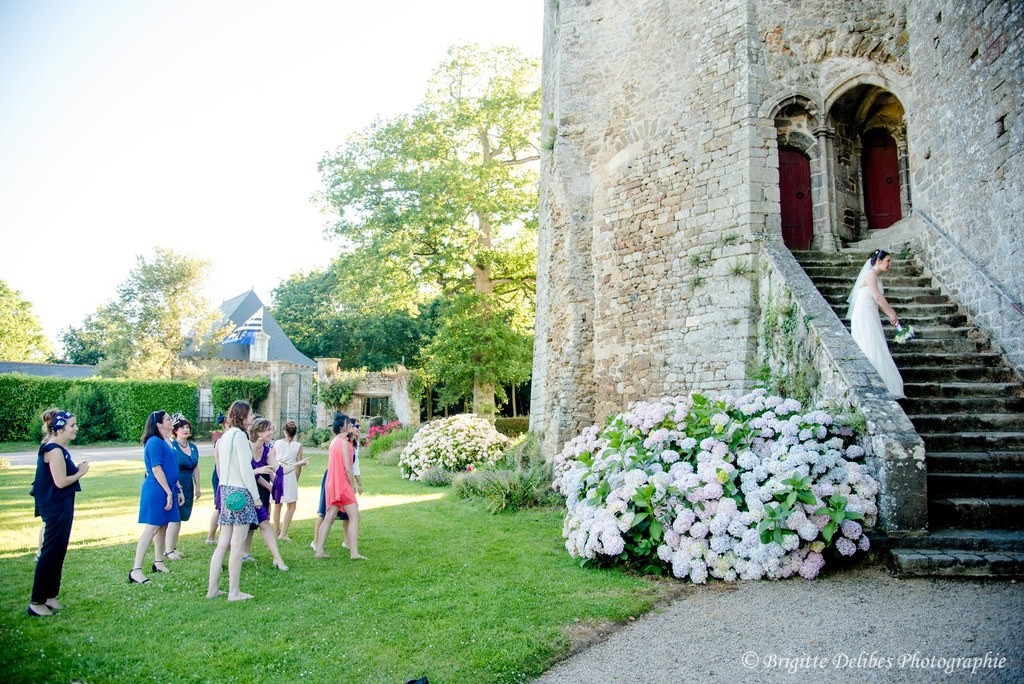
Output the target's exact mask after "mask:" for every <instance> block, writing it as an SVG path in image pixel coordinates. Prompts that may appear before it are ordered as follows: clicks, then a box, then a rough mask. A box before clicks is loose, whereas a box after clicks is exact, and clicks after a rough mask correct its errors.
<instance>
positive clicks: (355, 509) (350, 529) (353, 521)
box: [325, 504, 366, 560]
mask: <svg viewBox="0 0 1024 684" xmlns="http://www.w3.org/2000/svg"><path fill="white" fill-rule="evenodd" d="M345 515H347V516H348V526H347V527H346V528H345V543H346V544H348V553H349V558H351V559H353V560H356V559H358V560H366V556H364V555H362V554H360V553H359V504H349V505H347V506H345ZM325 541H326V540H325Z"/></svg>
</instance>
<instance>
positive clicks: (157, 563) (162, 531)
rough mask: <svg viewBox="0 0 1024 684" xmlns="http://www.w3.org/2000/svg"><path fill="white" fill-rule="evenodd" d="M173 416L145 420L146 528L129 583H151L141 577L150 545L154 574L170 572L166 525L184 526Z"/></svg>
mask: <svg viewBox="0 0 1024 684" xmlns="http://www.w3.org/2000/svg"><path fill="white" fill-rule="evenodd" d="M170 434H171V416H170V414H169V413H167V411H153V413H151V414H149V418H147V419H146V429H145V430H144V431H143V433H142V444H143V455H144V460H145V463H146V479H145V480H143V481H142V492H141V494H140V495H139V522H140V523H142V524H143V525H145V527H143V528H142V536H141V537H139V543H138V545H137V546H136V547H135V564H134V565H133V566H132V570H131V572H129V573H128V581H129V582H131V583H133V584H145V583H146V582H148V581H149V579H148V578H147V577H146V576H145V575H144V574H143V573H142V561H143V559H144V558H145V557H146V551H148V550H149V545H150V544H152V545H153V550H154V555H153V566H152V567H153V572H170V571H169V570H168V569H167V567H166V566H165V565H164V548H165V546H164V544H165V541H166V533H167V525H168V524H170V523H172V522H181V517H180V515H179V513H178V506H179V505H181V504H182V503H183V502H184V501H185V496H184V495H183V494H182V493H181V486H180V485H179V484H178V457H177V456H175V455H174V451H173V450H171V445H170V442H169V441H168V438H169V437H170Z"/></svg>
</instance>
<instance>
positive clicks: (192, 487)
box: [166, 413, 202, 560]
mask: <svg viewBox="0 0 1024 684" xmlns="http://www.w3.org/2000/svg"><path fill="white" fill-rule="evenodd" d="M171 436H172V437H173V439H172V440H171V449H172V450H174V455H175V456H176V457H177V458H178V484H179V485H180V486H181V492H182V494H184V495H185V502H184V503H183V504H181V506H179V507H178V513H179V514H180V515H181V522H185V521H186V520H188V519H189V518H191V517H192V505H193V504H194V503H195V502H196V501H197V500H198V499H199V497H200V496H202V489H201V487H200V486H199V447H197V446H196V445H195V443H193V442H192V440H190V439H189V437H191V436H192V423H190V422H189V420H188V418H186V417H185V416H183V415H181V414H180V413H175V414H174V415H173V416H171ZM180 532H181V523H180V522H176V523H175V522H172V523H170V524H168V525H167V548H169V549H170V551H168V552H167V556H166V558H167V560H181V558H182V555H181V552H180V551H178V534H179V533H180Z"/></svg>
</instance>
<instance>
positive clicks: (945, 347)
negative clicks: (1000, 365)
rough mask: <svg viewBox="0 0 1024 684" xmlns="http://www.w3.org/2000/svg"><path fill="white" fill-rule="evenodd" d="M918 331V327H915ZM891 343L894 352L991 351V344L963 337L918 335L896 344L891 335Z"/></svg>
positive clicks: (954, 352)
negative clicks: (903, 342)
mask: <svg viewBox="0 0 1024 684" xmlns="http://www.w3.org/2000/svg"><path fill="white" fill-rule="evenodd" d="M914 331H915V332H917V329H916V328H915V329H914ZM889 343H890V346H891V347H892V350H893V352H897V351H900V352H902V351H907V352H918V353H929V354H931V353H937V354H979V353H980V354H984V353H988V352H990V351H991V349H990V348H989V345H988V344H987V343H985V342H981V341H978V340H971V339H968V338H966V337H963V338H945V339H933V338H927V337H921V336H920V335H918V336H917V337H915V338H914V339H913V340H911V341H910V342H908V343H906V344H902V345H899V344H896V343H895V341H894V340H893V339H892V336H889Z"/></svg>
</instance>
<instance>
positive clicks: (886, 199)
mask: <svg viewBox="0 0 1024 684" xmlns="http://www.w3.org/2000/svg"><path fill="white" fill-rule="evenodd" d="M861 144H862V146H863V147H862V150H863V151H862V153H861V165H862V167H861V173H862V176H863V178H864V215H865V218H866V219H867V223H868V230H878V229H880V228H888V227H889V226H891V225H892V224H894V223H896V222H897V221H899V220H900V219H901V218H903V214H902V211H901V209H900V162H899V153H898V151H897V149H896V141H895V140H894V139H893V137H892V136H891V135H889V133H888V132H887V131H886V130H884V129H881V128H873V129H871V130H870V131H867V132H866V133H865V134H864V137H863V139H862V143H861Z"/></svg>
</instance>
